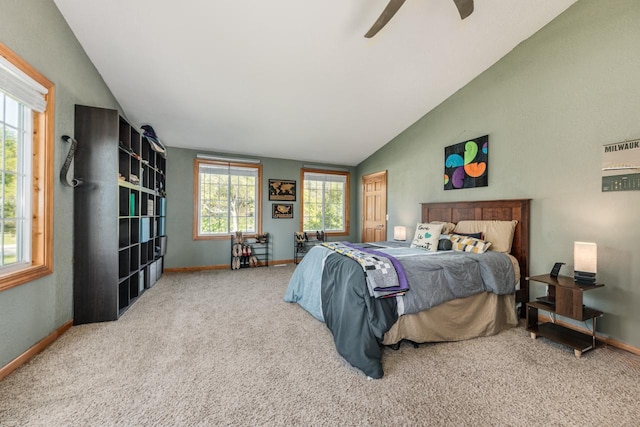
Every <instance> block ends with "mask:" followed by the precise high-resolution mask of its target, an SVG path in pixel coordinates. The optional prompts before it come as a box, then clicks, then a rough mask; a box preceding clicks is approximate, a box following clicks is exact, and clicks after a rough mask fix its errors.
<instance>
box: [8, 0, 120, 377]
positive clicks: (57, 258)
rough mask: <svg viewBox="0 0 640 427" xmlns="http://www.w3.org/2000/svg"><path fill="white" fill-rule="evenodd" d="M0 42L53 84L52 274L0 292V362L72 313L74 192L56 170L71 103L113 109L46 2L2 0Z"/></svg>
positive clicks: (63, 24)
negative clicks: (62, 182) (65, 185)
mask: <svg viewBox="0 0 640 427" xmlns="http://www.w3.org/2000/svg"><path fill="white" fill-rule="evenodd" d="M0 16H2V25H0V42H2V43H4V44H5V45H7V46H8V47H9V48H10V49H12V50H13V51H14V52H16V53H17V54H18V55H20V56H21V57H22V58H23V59H24V60H26V61H27V62H28V63H29V64H30V65H32V66H33V67H35V68H36V69H37V70H38V71H40V72H41V73H42V74H44V75H45V76H46V77H47V78H48V79H49V80H51V81H52V82H53V83H54V84H55V91H56V92H55V136H54V139H53V141H54V144H55V147H54V148H55V149H54V152H55V154H54V156H55V159H54V162H53V164H54V172H53V176H54V185H53V196H54V224H53V225H54V233H53V234H54V236H53V238H54V246H53V247H54V250H53V252H54V265H53V274H51V275H49V276H46V277H44V278H42V279H39V280H36V281H33V282H31V283H28V284H24V285H21V286H18V287H15V288H12V289H9V290H6V291H4V292H0V367H2V366H4V365H6V364H7V363H9V362H11V361H12V360H13V359H14V358H16V357H17V356H19V355H20V354H22V353H24V352H25V351H26V350H27V349H28V348H30V347H31V346H33V345H34V344H35V343H37V342H38V341H40V340H41V339H42V338H44V337H46V336H47V335H49V334H50V333H51V332H53V331H54V330H55V329H57V328H58V327H60V326H61V325H63V324H64V323H65V322H67V321H69V320H71V319H72V317H73V296H72V292H73V270H72V261H73V251H72V247H73V190H72V189H70V188H68V187H64V186H62V185H61V184H60V180H59V179H58V172H59V170H60V168H61V166H62V164H63V163H64V159H65V157H66V151H67V150H68V146H67V145H66V144H64V143H63V142H62V141H61V139H60V137H61V136H62V135H65V134H67V135H73V126H74V105H75V104H77V103H78V104H86V105H95V106H100V107H107V108H118V104H117V102H116V101H115V99H114V98H113V96H112V95H111V92H110V91H109V89H108V88H107V87H106V85H105V84H104V82H103V80H102V78H101V77H100V75H99V74H98V72H97V71H96V70H95V68H94V66H93V64H92V63H91V62H90V61H89V59H88V58H87V56H86V55H85V53H84V50H83V49H82V48H81V46H80V45H79V43H78V41H77V40H76V38H75V36H74V35H73V33H72V32H71V30H70V29H69V27H68V26H67V24H66V22H65V21H64V19H63V18H62V16H61V15H60V13H59V11H58V9H57V8H56V6H55V4H54V3H53V1H50V0H2V1H0Z"/></svg>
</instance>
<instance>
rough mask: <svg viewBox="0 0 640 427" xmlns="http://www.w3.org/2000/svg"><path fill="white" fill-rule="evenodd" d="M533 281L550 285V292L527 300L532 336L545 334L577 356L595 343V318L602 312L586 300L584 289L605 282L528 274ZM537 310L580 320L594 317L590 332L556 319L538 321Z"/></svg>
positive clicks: (548, 286)
mask: <svg viewBox="0 0 640 427" xmlns="http://www.w3.org/2000/svg"><path fill="white" fill-rule="evenodd" d="M527 280H529V281H530V282H539V283H544V284H546V285H547V294H546V295H545V296H542V297H539V298H537V299H536V301H530V302H528V303H527V305H526V307H527V313H526V315H527V320H526V323H527V331H529V332H530V333H531V338H533V339H535V338H537V337H538V336H541V337H545V338H547V339H550V340H552V341H556V342H558V343H560V344H564V345H566V346H569V347H572V348H573V350H574V353H575V356H576V357H578V358H579V357H580V356H582V353H583V352H585V351H588V350H591V349H593V348H595V347H596V335H595V333H596V318H598V317H601V316H602V315H603V312H602V311H600V310H596V309H593V308H590V307H586V306H585V305H584V304H583V294H584V292H585V291H590V290H593V289H598V288H601V287H603V286H604V284H602V283H596V284H593V285H583V284H579V283H576V282H575V281H574V280H573V278H572V277H567V276H558V277H553V276H551V275H549V274H544V275H540V276H533V277H528V278H527ZM538 310H543V311H546V312H549V313H552V314H556V315H558V316H563V317H567V318H570V319H574V320H579V321H588V320H591V326H592V327H591V334H585V333H583V332H580V331H577V330H574V329H570V328H567V327H565V326H562V325H559V324H557V323H554V322H546V323H539V322H538Z"/></svg>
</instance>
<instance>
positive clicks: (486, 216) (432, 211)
mask: <svg viewBox="0 0 640 427" xmlns="http://www.w3.org/2000/svg"><path fill="white" fill-rule="evenodd" d="M530 201H531V199H511V200H481V201H476V202H436V203H421V205H422V222H432V221H446V222H453V223H458V222H459V221H462V220H498V221H509V220H512V219H515V220H518V224H517V225H516V230H515V233H514V236H513V245H512V247H511V255H513V256H514V257H515V258H516V259H517V260H518V262H519V263H520V290H519V291H518V293H517V294H516V301H517V302H521V303H522V305H521V311H520V315H521V316H522V317H524V315H523V314H524V313H525V304H524V303H526V302H528V301H529V289H528V287H527V285H528V282H527V280H526V278H527V277H529V205H530Z"/></svg>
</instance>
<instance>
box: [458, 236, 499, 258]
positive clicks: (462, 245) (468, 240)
mask: <svg viewBox="0 0 640 427" xmlns="http://www.w3.org/2000/svg"><path fill="white" fill-rule="evenodd" d="M451 243H452V249H453V250H454V251H458V252H473V253H476V254H483V253H485V252H486V251H487V250H488V249H489V247H490V246H491V242H485V241H484V240H480V239H476V238H474V237H467V236H460V235H456V234H454V235H453V236H451Z"/></svg>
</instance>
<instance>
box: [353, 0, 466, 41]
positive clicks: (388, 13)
mask: <svg viewBox="0 0 640 427" xmlns="http://www.w3.org/2000/svg"><path fill="white" fill-rule="evenodd" d="M404 2H405V0H389V4H388V5H387V7H385V8H384V10H383V11H382V13H381V14H380V17H379V18H378V20H377V21H376V22H375V23H374V24H373V26H372V27H371V29H370V30H369V31H367V34H365V35H364V36H365V37H366V38H368V39H370V38H371V37H373V36H375V35H376V34H377V33H378V31H380V30H381V29H382V27H384V26H385V25H387V22H389V20H390V19H391V18H393V15H395V14H396V12H397V11H398V9H400V6H402V5H403V4H404ZM471 9H472V10H473V0H472V1H471Z"/></svg>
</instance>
